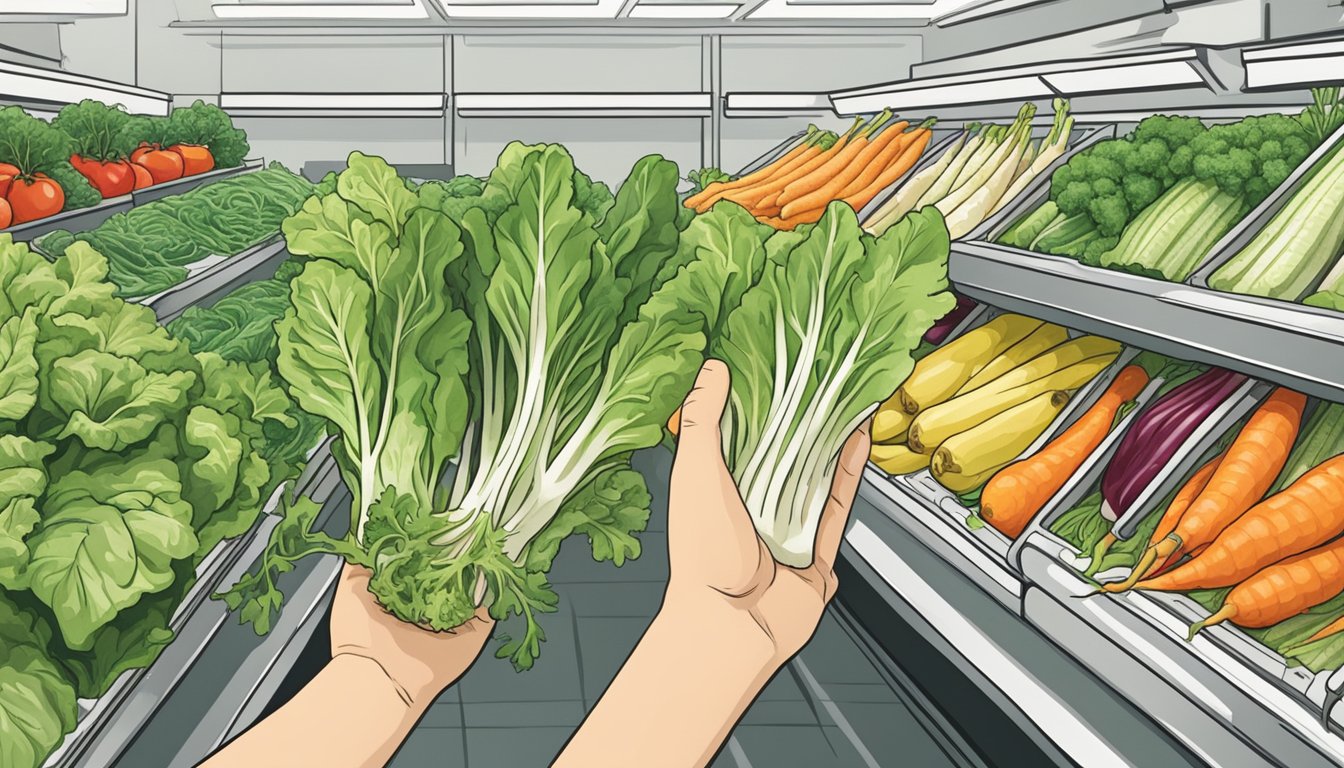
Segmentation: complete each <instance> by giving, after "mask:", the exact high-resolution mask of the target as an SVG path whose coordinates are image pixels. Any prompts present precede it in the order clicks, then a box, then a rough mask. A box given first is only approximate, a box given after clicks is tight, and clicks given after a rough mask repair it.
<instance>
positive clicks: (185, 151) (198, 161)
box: [168, 144, 215, 176]
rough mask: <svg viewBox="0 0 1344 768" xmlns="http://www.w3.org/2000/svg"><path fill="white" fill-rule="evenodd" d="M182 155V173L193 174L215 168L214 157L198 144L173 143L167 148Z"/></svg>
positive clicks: (185, 174)
mask: <svg viewBox="0 0 1344 768" xmlns="http://www.w3.org/2000/svg"><path fill="white" fill-rule="evenodd" d="M168 149H169V150H171V151H173V152H176V153H177V154H179V155H181V156H182V175H183V176H195V175H196V174H198V173H205V172H206V171H212V170H214V169H215V157H214V155H211V154H210V150H209V149H207V148H205V147H203V146H201V145H199V144H174V145H173V146H171V147H169V148H168Z"/></svg>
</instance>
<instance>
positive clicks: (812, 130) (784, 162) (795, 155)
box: [685, 125, 825, 211]
mask: <svg viewBox="0 0 1344 768" xmlns="http://www.w3.org/2000/svg"><path fill="white" fill-rule="evenodd" d="M823 135H825V132H819V131H818V129H817V127H816V126H815V125H809V126H808V127H807V136H805V137H804V138H803V140H802V141H800V142H798V146H796V147H794V148H793V149H791V150H789V151H788V152H786V153H785V154H784V156H783V157H781V158H779V159H778V160H775V161H774V162H772V163H769V164H768V165H766V166H765V167H763V168H758V169H756V170H755V171H752V172H751V173H748V174H746V175H744V176H739V177H738V178H736V179H732V180H730V181H716V182H714V183H713V184H710V185H709V186H708V187H705V188H704V189H702V190H700V191H699V192H697V193H695V194H694V195H691V196H690V197H688V198H686V203H685V205H686V207H687V208H695V209H697V210H701V211H703V210H708V209H709V208H710V207H711V206H713V205H714V203H715V202H717V201H718V199H719V198H720V197H722V193H724V192H728V191H731V190H734V189H741V188H742V187H748V186H751V185H752V184H755V183H757V182H759V181H764V180H765V179H768V178H770V176H771V175H773V174H776V173H781V172H783V171H785V170H787V169H790V168H792V167H793V166H794V165H795V163H799V162H800V159H801V158H803V157H812V156H813V155H815V154H817V153H818V152H821V151H822V149H821V145H820V144H819V142H820V141H821V137H822V136H823Z"/></svg>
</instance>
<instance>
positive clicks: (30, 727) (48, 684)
mask: <svg viewBox="0 0 1344 768" xmlns="http://www.w3.org/2000/svg"><path fill="white" fill-rule="evenodd" d="M50 637H51V633H50V630H49V629H48V628H47V627H46V625H45V623H44V622H42V620H41V619H39V618H37V617H36V616H34V615H32V614H31V613H28V612H26V611H23V610H20V609H19V608H18V607H17V606H15V605H14V604H13V603H12V602H10V600H9V599H8V597H7V595H6V594H5V592H4V590H0V765H4V766H15V768H29V766H33V767H34V768H35V767H36V766H40V765H42V762H43V761H44V760H45V759H46V757H47V755H48V754H49V753H50V752H51V751H52V750H54V749H55V748H56V747H57V746H58V745H59V744H60V743H61V740H62V739H63V738H65V734H67V733H69V732H70V731H72V730H74V728H75V718H76V717H77V716H78V714H79V709H78V707H77V706H76V703H75V689H74V688H73V687H72V686H71V685H70V683H69V682H67V681H66V679H65V675H64V674H63V673H62V671H61V668H60V667H59V666H58V665H57V664H56V662H54V661H52V660H51V659H50V658H48V656H47V653H46V646H47V642H48V641H49V639H50Z"/></svg>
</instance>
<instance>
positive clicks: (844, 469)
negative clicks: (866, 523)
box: [816, 421, 872, 572]
mask: <svg viewBox="0 0 1344 768" xmlns="http://www.w3.org/2000/svg"><path fill="white" fill-rule="evenodd" d="M870 428H871V422H868V421H865V422H864V423H863V425H862V426H860V427H859V428H858V429H856V430H854V434H852V435H850V436H849V439H848V440H846V441H845V445H844V447H843V448H841V449H840V458H839V459H838V460H836V464H835V479H834V480H832V481H831V497H830V499H829V500H827V503H826V509H825V510H824V511H823V512H822V513H821V522H820V523H818V524H817V548H816V560H817V561H818V563H819V564H821V565H822V566H824V568H823V572H826V571H829V570H830V568H831V564H832V563H834V562H835V555H836V553H837V552H839V551H840V542H841V540H842V539H844V537H845V526H846V525H847V524H848V523H849V511H850V509H851V508H852V507H853V505H854V494H856V493H857V492H858V490H859V482H860V481H861V480H862V479H863V468H864V466H865V465H866V464H867V463H868V452H869V450H870V449H871V447H872V440H871V439H870V437H869V430H870Z"/></svg>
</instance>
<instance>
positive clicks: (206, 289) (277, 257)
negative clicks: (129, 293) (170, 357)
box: [140, 234, 289, 323]
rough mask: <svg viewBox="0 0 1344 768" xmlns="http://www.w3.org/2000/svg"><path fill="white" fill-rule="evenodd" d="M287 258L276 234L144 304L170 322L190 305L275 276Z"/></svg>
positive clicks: (206, 303) (208, 301) (207, 303)
mask: <svg viewBox="0 0 1344 768" xmlns="http://www.w3.org/2000/svg"><path fill="white" fill-rule="evenodd" d="M287 258H289V251H287V250H286V249H285V241H284V240H283V239H281V237H280V236H279V235H278V234H276V235H272V236H271V237H269V238H267V239H266V240H265V241H264V242H262V243H260V244H258V245H255V246H253V247H251V248H249V249H247V250H245V251H243V252H242V253H239V254H237V255H235V256H229V257H226V258H223V259H220V260H218V261H216V262H215V263H213V264H211V265H210V266H208V267H205V268H204V269H201V270H198V271H196V272H194V273H193V274H191V275H190V276H188V277H187V279H186V280H183V281H182V282H180V283H178V284H177V285H175V286H173V287H172V288H169V289H168V290H166V291H163V292H161V293H157V294H154V295H153V296H150V297H147V298H144V299H141V300H140V303H142V304H145V305H146V306H148V307H150V308H151V309H153V310H154V314H155V315H157V316H158V318H159V322H161V323H167V322H169V321H170V320H173V319H175V318H177V317H178V316H180V315H181V314H182V313H183V312H185V311H186V310H187V308H188V307H192V306H210V305H211V304H214V303H215V302H216V301H218V300H219V299H221V298H223V297H224V296H225V295H227V294H228V293H229V292H230V291H232V290H234V289H235V288H238V287H239V286H242V285H244V284H246V283H251V282H255V281H257V280H265V279H267V278H269V277H271V276H273V275H274V274H275V270H276V269H277V268H279V266H280V264H282V263H283V262H284V260H285V259H287Z"/></svg>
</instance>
